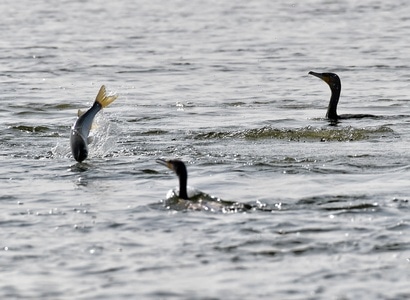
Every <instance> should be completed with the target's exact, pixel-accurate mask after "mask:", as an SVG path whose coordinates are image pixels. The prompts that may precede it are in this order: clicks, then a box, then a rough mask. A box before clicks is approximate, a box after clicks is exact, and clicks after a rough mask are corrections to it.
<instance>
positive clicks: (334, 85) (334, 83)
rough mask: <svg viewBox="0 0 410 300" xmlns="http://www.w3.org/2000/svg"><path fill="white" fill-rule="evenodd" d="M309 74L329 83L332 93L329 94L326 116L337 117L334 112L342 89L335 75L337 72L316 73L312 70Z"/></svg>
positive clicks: (332, 118)
mask: <svg viewBox="0 0 410 300" xmlns="http://www.w3.org/2000/svg"><path fill="white" fill-rule="evenodd" d="M309 75H313V76H315V77H318V78H320V79H322V80H323V81H324V82H326V83H327V84H328V85H329V87H330V90H331V92H332V95H331V96H330V101H329V106H328V108H327V113H326V118H328V119H331V120H337V119H339V116H338V114H337V112H336V110H337V104H338V102H339V98H340V91H341V89H342V84H341V83H340V78H339V76H337V74H335V73H316V72H313V71H310V72H309Z"/></svg>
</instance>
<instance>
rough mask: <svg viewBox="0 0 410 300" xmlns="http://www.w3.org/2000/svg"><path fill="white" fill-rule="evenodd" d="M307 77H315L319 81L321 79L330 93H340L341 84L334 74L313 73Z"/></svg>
mask: <svg viewBox="0 0 410 300" xmlns="http://www.w3.org/2000/svg"><path fill="white" fill-rule="evenodd" d="M309 75H313V76H316V77H318V78H320V79H322V80H323V81H324V82H326V83H327V84H328V85H329V86H330V89H331V90H332V91H335V92H336V91H338V92H340V89H341V83H340V78H339V76H337V74H335V73H316V72H313V71H310V72H309Z"/></svg>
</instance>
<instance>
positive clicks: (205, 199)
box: [156, 159, 253, 213]
mask: <svg viewBox="0 0 410 300" xmlns="http://www.w3.org/2000/svg"><path fill="white" fill-rule="evenodd" d="M156 162H157V163H159V164H161V165H163V166H166V167H167V168H168V169H170V170H173V171H174V172H175V174H176V175H177V176H178V178H179V195H178V198H179V199H175V198H174V199H167V200H168V207H171V208H173V209H177V210H181V209H188V210H204V211H212V212H215V211H220V212H223V213H227V212H238V211H247V210H250V209H252V208H253V207H252V205H250V204H246V203H239V202H235V201H226V200H222V199H219V198H216V197H212V196H210V195H208V194H206V193H203V192H200V191H197V193H196V194H195V195H193V196H192V197H191V198H190V197H188V193H187V181H188V172H187V169H186V167H185V164H184V162H182V161H181V160H178V159H170V160H165V159H157V160H156Z"/></svg>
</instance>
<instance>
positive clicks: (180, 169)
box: [156, 158, 189, 200]
mask: <svg viewBox="0 0 410 300" xmlns="http://www.w3.org/2000/svg"><path fill="white" fill-rule="evenodd" d="M156 162H157V163H159V164H161V165H163V166H166V167H167V168H168V169H170V170H172V171H174V172H175V174H176V175H177V176H178V178H179V195H178V196H179V198H181V199H185V200H189V198H188V193H187V181H188V172H187V170H186V167H185V164H184V162H182V161H180V160H178V159H170V160H165V159H161V158H158V159H157V160H156Z"/></svg>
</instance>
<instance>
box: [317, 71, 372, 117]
mask: <svg viewBox="0 0 410 300" xmlns="http://www.w3.org/2000/svg"><path fill="white" fill-rule="evenodd" d="M309 75H313V76H316V77H318V78H320V79H322V80H323V81H324V82H326V83H327V84H328V85H329V87H330V90H331V92H332V94H331V96H330V101H329V106H328V107H327V113H326V118H328V119H329V120H332V121H337V120H340V119H361V118H375V117H376V116H374V115H369V114H343V115H338V114H337V111H336V110H337V104H338V102H339V98H340V91H341V89H342V84H341V83H340V78H339V76H337V74H335V73H316V72H313V71H310V72H309Z"/></svg>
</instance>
